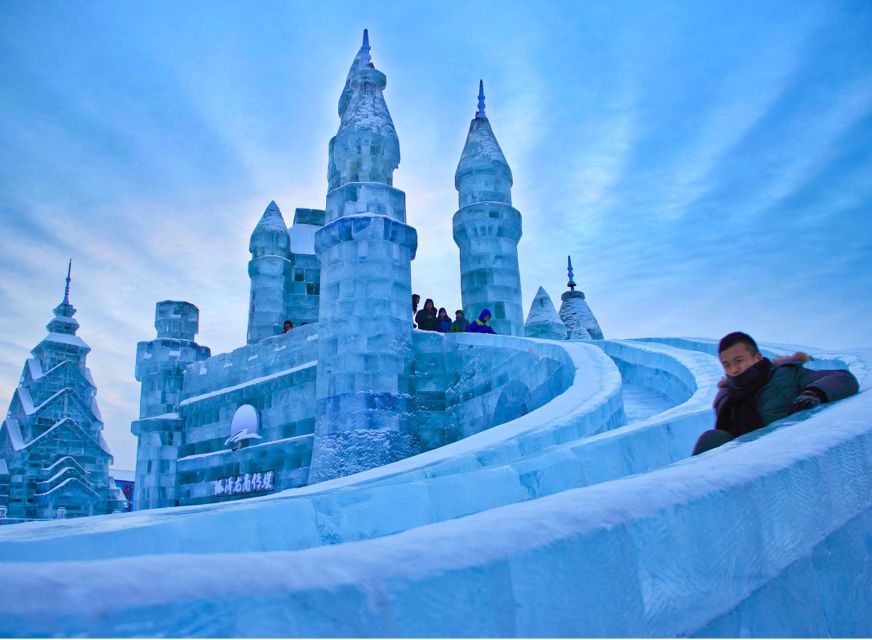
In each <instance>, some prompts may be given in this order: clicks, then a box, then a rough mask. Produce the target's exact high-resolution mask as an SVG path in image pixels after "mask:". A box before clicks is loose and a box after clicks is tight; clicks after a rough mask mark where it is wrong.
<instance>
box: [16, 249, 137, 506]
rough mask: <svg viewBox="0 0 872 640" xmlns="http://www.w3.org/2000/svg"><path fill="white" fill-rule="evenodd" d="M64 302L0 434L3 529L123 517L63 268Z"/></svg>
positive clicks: (37, 348) (23, 377)
mask: <svg viewBox="0 0 872 640" xmlns="http://www.w3.org/2000/svg"><path fill="white" fill-rule="evenodd" d="M71 267H72V262H70V265H69V266H68V268H67V282H66V288H65V290H64V298H63V301H61V303H60V304H59V305H58V306H57V307H55V309H54V317H53V318H52V319H51V321H50V322H49V323H48V325H46V327H47V329H48V335H47V336H46V337H45V338H43V340H42V341H41V342H40V343H39V344H38V345H36V346H35V347H34V348H33V350H32V351H31V353H32V354H33V357H31V358H28V359H27V361H26V362H25V365H24V372H23V373H22V374H21V381H20V382H19V384H18V388H17V389H16V390H15V392H14V394H13V396H12V402H11V403H10V405H9V412H8V414H7V416H6V419H5V420H4V421H3V424H2V427H0V506H4V507H5V508H6V517H7V518H8V519H9V521H12V522H14V521H18V520H39V519H50V518H57V517H76V516H88V515H96V514H101V513H111V512H113V511H121V510H124V509H126V507H127V501H126V499H125V498H124V494H123V493H122V492H121V491H120V490H119V489H118V488H117V487H116V486H115V483H114V481H113V480H112V478H111V477H110V475H109V464H110V463H111V462H112V453H111V452H110V451H109V446H108V445H107V444H106V441H105V440H104V439H103V434H102V432H103V420H102V418H101V417H100V409H99V408H98V407H97V398H96V393H97V389H96V387H95V386H94V381H93V379H92V378H91V373H90V371H89V370H88V367H87V366H86V365H85V358H86V357H87V355H88V352H89V351H90V350H91V348H90V347H89V346H88V345H87V344H85V342H84V341H83V340H82V339H81V338H80V337H78V336H77V335H76V331H77V330H78V328H79V323H78V322H77V321H76V320H75V319H74V318H73V316H74V315H75V313H76V309H75V307H73V305H72V304H70V268H71Z"/></svg>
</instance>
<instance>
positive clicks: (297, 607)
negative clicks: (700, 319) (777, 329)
mask: <svg viewBox="0 0 872 640" xmlns="http://www.w3.org/2000/svg"><path fill="white" fill-rule="evenodd" d="M482 338H483V339H487V340H491V341H492V342H493V346H494V347H499V346H500V345H505V344H508V343H509V342H511V341H518V340H522V339H519V338H509V337H505V336H483V337H482ZM525 342H527V343H528V344H531V345H536V344H539V345H542V346H543V348H544V347H545V346H546V345H547V348H554V346H555V345H556V344H557V343H553V342H539V341H525ZM713 344H714V343H712V342H711V341H702V340H689V339H672V340H670V339H654V340H653V341H644V342H643V341H605V342H602V343H594V344H591V343H562V344H560V345H559V347H560V348H563V349H565V350H566V352H567V353H568V354H569V356H570V357H571V358H572V362H573V364H574V365H575V367H576V375H575V379H574V381H573V384H572V386H571V387H570V389H569V390H567V391H566V392H565V393H563V394H562V395H560V396H558V397H557V398H556V399H554V400H553V401H552V402H550V403H548V404H547V405H545V406H543V407H541V408H539V409H537V410H535V411H533V412H531V413H529V414H527V415H526V416H523V417H521V418H519V419H517V420H514V421H512V422H509V423H506V424H504V425H501V426H499V427H495V428H493V429H490V430H488V431H485V432H482V433H479V434H477V435H475V436H471V437H469V438H467V439H465V440H462V441H459V442H456V443H454V444H451V445H448V446H446V447H442V448H440V449H437V450H434V451H430V452H428V453H426V454H422V455H420V456H416V457H414V458H410V459H407V460H404V461H401V462H398V463H394V464H392V465H388V466H385V467H381V468H379V469H374V470H371V471H368V472H365V473H361V474H357V475H355V476H349V477H347V478H342V479H339V480H334V481H331V482H329V483H322V484H318V485H313V486H311V487H306V488H304V489H297V490H292V491H286V492H283V493H281V494H277V495H275V496H270V497H265V498H258V499H253V500H246V501H241V502H236V503H225V504H219V505H209V506H206V507H187V508H177V509H169V510H162V511H152V512H140V513H132V514H124V515H121V516H118V515H116V516H105V517H99V518H89V519H87V520H81V521H66V522H56V523H45V524H34V525H17V526H15V527H3V528H2V529H0V562H2V564H0V572H2V576H3V580H0V584H2V586H0V596H2V597H0V633H3V634H4V635H45V634H61V635H73V634H90V635H98V634H99V635H206V636H209V635H212V636H215V635H219V636H220V635H232V636H275V635H279V636H297V635H302V636H318V635H321V636H324V635H327V636H342V635H352V636H369V635H374V636H390V635H401V636H416V635H427V636H464V635H465V636H470V635H473V636H476V635H500V636H512V635H521V636H555V635H562V636H577V635H584V636H597V635H606V636H609V635H611V636H628V635H630V636H644V635H692V634H695V633H698V634H702V635H708V636H711V635H720V634H723V635H731V636H735V635H742V634H747V633H753V634H754V635H784V634H787V635H863V634H866V635H868V633H869V632H870V630H872V621H870V615H872V614H870V613H869V609H870V608H869V607H868V603H869V602H870V601H872V598H870V595H872V568H870V567H869V562H868V554H869V548H868V545H869V544H870V543H869V532H870V531H872V513H870V503H872V458H870V455H869V454H870V452H872V418H870V416H872V412H870V411H869V410H870V408H872V407H870V406H869V405H870V400H869V399H868V398H867V395H868V394H866V393H862V392H861V394H860V395H859V396H856V397H854V398H849V399H848V400H845V401H843V402H841V403H838V404H836V405H833V406H830V407H826V408H822V409H819V410H817V411H813V412H807V413H806V414H803V415H802V416H795V417H793V418H792V419H791V420H790V422H791V424H782V425H773V426H772V427H770V428H769V429H766V430H764V433H763V434H762V435H761V434H760V433H759V432H758V433H755V434H751V435H752V437H749V438H746V439H744V441H741V442H738V443H731V444H730V445H728V446H725V447H722V448H720V449H718V450H715V451H712V452H709V453H708V454H705V455H703V456H699V457H697V458H694V459H687V454H688V451H689V450H690V448H691V447H692V445H693V441H694V440H695V438H696V436H697V435H698V434H699V433H700V432H701V431H702V430H704V429H705V428H708V427H709V426H710V423H711V409H710V404H711V400H712V396H713V393H714V385H715V382H716V381H717V380H718V379H719V378H720V376H721V371H720V367H719V365H718V362H717V360H716V358H715V357H714V356H713V355H712V351H713V350H714V346H713ZM785 351H787V349H777V348H773V349H771V350H770V351H769V352H770V353H777V352H785ZM815 355H816V356H817V360H816V361H815V362H816V364H817V365H823V366H824V367H826V366H838V367H845V366H847V367H849V368H851V369H852V371H854V373H855V374H856V375H857V377H858V378H859V379H860V380H861V384H862V386H863V388H864V389H865V387H866V386H867V384H868V379H867V370H868V366H869V364H868V363H869V362H870V361H872V354H870V352H869V351H868V350H866V351H859V352H856V353H855V354H848V355H841V356H832V355H830V356H828V355H826V354H815ZM622 379H623V381H624V385H623V389H624V390H625V391H627V392H630V391H631V390H632V391H633V392H634V393H635V394H636V398H638V397H640V394H639V393H638V392H639V391H640V389H641V390H642V393H641V396H642V397H643V400H644V396H645V393H644V390H645V389H647V390H648V391H649V392H653V396H652V397H654V396H656V397H660V398H665V399H666V400H667V402H666V403H665V404H667V405H671V406H670V407H669V408H668V409H666V410H663V411H658V412H657V413H656V414H655V415H649V416H646V415H645V413H646V411H645V410H644V407H642V408H641V409H640V408H639V407H635V408H631V406H630V405H631V401H630V397H629V396H630V395H633V394H631V393H628V399H627V405H626V406H623V405H622V403H621V395H622ZM649 396H651V393H649ZM648 400H649V404H650V397H649V398H648ZM642 404H645V403H644V402H643V403H642ZM654 404H656V403H654ZM631 409H632V410H631ZM625 413H626V414H627V415H629V416H630V418H631V421H630V422H629V423H627V424H623V422H624V415H625ZM47 594H52V595H51V597H50V598H46V597H45V596H46V595H47ZM855 605H856V606H855ZM864 605H865V606H864Z"/></svg>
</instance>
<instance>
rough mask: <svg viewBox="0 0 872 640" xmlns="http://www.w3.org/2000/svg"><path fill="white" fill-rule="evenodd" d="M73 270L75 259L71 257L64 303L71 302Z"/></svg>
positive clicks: (68, 265)
mask: <svg viewBox="0 0 872 640" xmlns="http://www.w3.org/2000/svg"><path fill="white" fill-rule="evenodd" d="M72 270H73V259H72V258H70V262H69V263H68V264H67V286H66V287H65V288H64V302H63V304H65V305H69V304H70V273H71V272H72Z"/></svg>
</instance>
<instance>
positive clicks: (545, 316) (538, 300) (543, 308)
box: [524, 287, 566, 340]
mask: <svg viewBox="0 0 872 640" xmlns="http://www.w3.org/2000/svg"><path fill="white" fill-rule="evenodd" d="M524 334H525V335H526V336H527V337H528V338H546V339H548V340H566V325H565V324H563V321H562V320H561V319H560V316H558V315H557V310H556V309H555V308H554V303H553V302H551V297H550V296H549V295H548V293H547V292H546V291H545V289H543V288H542V287H539V290H538V291H537V292H536V297H535V298H533V304H531V305H530V313H529V314H528V315H527V323H526V324H525V325H524Z"/></svg>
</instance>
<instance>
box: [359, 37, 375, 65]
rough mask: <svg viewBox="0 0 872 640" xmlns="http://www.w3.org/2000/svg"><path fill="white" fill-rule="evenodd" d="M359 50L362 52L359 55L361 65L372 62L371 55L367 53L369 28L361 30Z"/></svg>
mask: <svg viewBox="0 0 872 640" xmlns="http://www.w3.org/2000/svg"><path fill="white" fill-rule="evenodd" d="M360 52H361V53H362V54H363V55H362V56H361V57H360V61H361V63H362V64H363V65H368V64H369V63H370V62H372V56H370V55H369V29H364V30H363V44H362V45H361V46H360Z"/></svg>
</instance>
